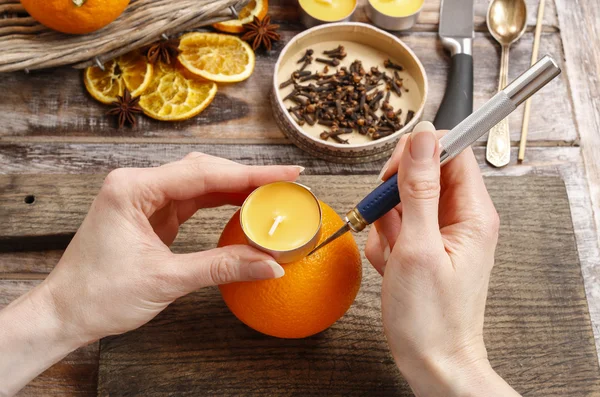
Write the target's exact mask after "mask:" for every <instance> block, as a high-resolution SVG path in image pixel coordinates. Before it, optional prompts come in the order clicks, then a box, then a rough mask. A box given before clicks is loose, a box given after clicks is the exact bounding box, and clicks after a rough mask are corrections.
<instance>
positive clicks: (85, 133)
mask: <svg viewBox="0 0 600 397" xmlns="http://www.w3.org/2000/svg"><path fill="white" fill-rule="evenodd" d="M273 3H274V4H273V5H272V7H271V10H272V14H273V18H274V19H275V20H276V21H277V22H278V23H281V25H282V28H281V33H282V40H281V41H280V42H278V43H275V45H274V50H273V51H271V52H270V53H268V54H265V53H259V55H258V57H257V65H256V68H255V72H254V75H253V76H252V78H251V79H249V80H247V81H245V82H242V83H239V84H232V85H221V86H220V87H219V92H218V93H217V97H216V98H215V100H214V102H213V103H212V104H211V106H210V107H209V108H208V109H207V110H205V111H204V112H203V113H202V114H200V115H199V116H198V117H195V118H193V119H191V120H187V121H184V122H178V123H165V122H159V121H155V120H151V119H149V118H147V117H143V118H141V119H140V123H139V125H138V127H137V128H133V129H129V128H126V129H122V130H117V129H116V128H115V127H116V123H115V122H114V120H112V119H110V118H108V117H106V115H105V113H106V110H107V107H106V106H105V105H102V104H99V103H97V102H96V101H94V100H93V99H92V98H91V97H90V96H89V95H88V94H87V92H86V91H85V88H84V86H83V81H82V76H81V71H78V70H74V69H69V68H61V69H55V70H47V71H36V72H35V73H32V74H30V75H25V74H24V73H19V72H16V73H5V74H0V87H3V88H4V93H5V97H4V98H3V99H2V100H0V112H2V113H4V114H6V115H7V117H6V118H5V120H6V121H5V123H4V124H3V125H2V126H1V127H0V139H1V140H9V141H17V142H23V141H26V142H27V141H31V140H32V139H33V140H45V141H57V140H58V141H64V140H68V141H79V142H114V141H119V140H123V139H127V140H129V141H136V142H156V141H157V140H158V139H160V140H162V141H169V142H180V143H185V142H195V143H196V142H199V141H204V142H211V143H212V142H224V143H240V142H245V143H248V142H252V143H281V142H285V141H286V140H285V138H284V136H283V134H282V133H281V132H280V131H279V130H278V128H277V126H276V125H275V122H274V120H273V118H272V117H271V108H270V105H269V101H268V99H267V95H268V93H269V91H270V89H271V86H272V83H271V81H272V76H273V66H274V64H275V62H276V60H277V56H278V55H279V52H280V50H281V49H282V48H283V46H284V44H285V43H286V42H288V41H289V39H290V38H292V37H293V36H294V35H296V34H297V33H299V32H300V31H301V29H302V27H301V26H300V25H298V23H297V22H296V21H297V20H298V14H297V10H296V9H295V7H293V6H292V5H290V3H291V2H286V3H285V4H286V5H285V6H283V5H281V4H280V3H278V2H273ZM529 3H530V4H531V5H530V10H529V11H530V12H529V14H530V15H532V16H533V17H535V10H533V8H535V7H534V6H533V5H534V4H535V1H533V0H530V1H529ZM550 3H552V4H554V3H553V2H550ZM477 4H478V6H477V9H476V11H477V15H478V19H477V20H478V21H480V20H481V18H482V17H483V16H484V15H485V9H486V4H487V2H486V1H481V0H480V1H478V3H477ZM427 7H428V8H427V10H425V11H426V12H424V13H423V18H422V19H423V20H424V21H425V22H426V23H425V24H424V27H426V29H424V30H423V31H421V32H418V33H414V32H413V33H410V34H401V35H400V38H401V39H402V40H404V41H405V42H406V44H407V45H408V46H410V47H411V48H412V49H413V50H414V51H415V53H416V54H417V56H418V57H419V59H420V60H421V62H422V63H423V65H424V66H425V69H426V72H427V74H428V78H429V85H430V87H431V89H430V93H429V99H428V101H427V106H426V109H425V114H424V119H426V120H432V119H433V117H434V116H435V112H436V111H437V108H438V106H439V104H440V102H441V99H442V96H443V91H444V89H443V88H444V87H445V85H446V77H447V72H448V58H449V56H448V54H447V53H446V52H445V51H444V50H443V49H442V46H441V44H440V42H439V40H438V37H437V33H436V31H437V26H435V23H437V14H438V12H437V11H435V10H437V9H438V7H437V5H436V4H429V3H428V6H427ZM428 10H429V11H428ZM554 12H555V11H554V7H553V6H552V7H549V10H548V12H547V14H548V15H550V16H552V15H554V14H553V13H554ZM365 18H366V17H365V16H364V15H363V14H362V13H359V15H357V17H356V19H357V20H359V21H367V20H366V19H365ZM552 21H554V23H555V21H556V19H555V18H553V19H552ZM532 23H535V21H534V20H533V21H532ZM552 26H554V25H552ZM478 27H479V28H481V27H482V26H481V23H479V22H478ZM478 30H480V31H481V30H482V29H478ZM532 40H533V33H532V32H528V33H527V34H526V35H525V36H524V37H523V38H522V39H521V40H520V41H519V42H518V43H516V44H515V45H514V46H513V47H512V54H511V65H510V76H509V78H510V79H512V78H514V77H516V76H518V75H519V74H520V73H521V72H523V71H524V70H526V69H527V68H528V67H529V61H530V59H529V57H530V56H529V54H530V51H531V46H532ZM540 51H541V54H545V53H548V54H551V55H553V56H554V57H555V59H557V61H558V62H559V64H560V65H561V66H564V62H563V49H562V43H561V40H560V34H559V33H558V32H557V31H550V32H547V33H545V34H544V35H543V40H542V43H541V48H540ZM473 52H474V54H475V55H476V56H475V57H474V66H475V76H474V78H475V83H474V84H475V87H476V90H475V98H474V102H475V107H478V106H480V105H482V104H483V103H484V102H485V101H486V100H487V99H489V98H490V97H491V96H492V95H493V94H495V92H496V90H497V85H498V70H499V55H500V47H499V46H498V44H497V43H496V42H495V41H494V40H493V39H492V38H491V36H489V34H488V33H483V32H480V33H477V34H476V39H475V41H474V44H473ZM1 56H2V55H0V57H1ZM568 98H569V91H568V83H567V80H566V78H565V76H564V75H563V76H559V77H558V78H557V79H556V80H555V81H554V82H552V83H550V85H549V86H548V87H546V88H545V89H543V90H542V91H541V92H540V93H538V94H537V95H536V99H535V100H534V101H533V103H532V119H531V130H530V133H529V140H530V141H539V142H540V143H544V144H549V145H557V144H558V145H572V144H574V143H575V142H576V141H577V139H578V135H577V132H576V127H575V124H574V122H573V114H572V113H573V111H572V108H571V103H570V101H569V99H568ZM548 112H550V114H552V117H548ZM521 119H522V113H521V112H515V113H514V114H513V115H511V116H510V126H511V133H512V135H511V136H512V140H513V141H514V142H515V143H516V141H518V139H519V136H520V126H521ZM240 125H244V126H245V128H243V129H240V128H239V126H240ZM481 141H482V142H485V137H484V138H481Z"/></svg>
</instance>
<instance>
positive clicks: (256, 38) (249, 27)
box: [242, 15, 281, 51]
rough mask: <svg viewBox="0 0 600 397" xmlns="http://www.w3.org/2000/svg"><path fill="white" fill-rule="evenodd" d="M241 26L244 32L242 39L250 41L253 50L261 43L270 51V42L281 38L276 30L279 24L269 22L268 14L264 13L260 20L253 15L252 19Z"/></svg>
mask: <svg viewBox="0 0 600 397" xmlns="http://www.w3.org/2000/svg"><path fill="white" fill-rule="evenodd" d="M243 27H244V29H245V30H246V33H244V35H243V36H242V40H245V41H248V42H250V41H252V49H253V50H256V49H257V48H258V47H260V46H261V45H262V46H263V47H264V48H265V49H266V50H267V51H270V50H271V44H272V42H274V41H278V40H279V39H280V38H281V36H279V33H277V32H276V30H277V29H279V25H275V24H272V23H271V16H270V15H265V17H264V18H263V19H262V20H260V19H258V18H257V17H254V21H252V22H250V23H247V24H244V25H243Z"/></svg>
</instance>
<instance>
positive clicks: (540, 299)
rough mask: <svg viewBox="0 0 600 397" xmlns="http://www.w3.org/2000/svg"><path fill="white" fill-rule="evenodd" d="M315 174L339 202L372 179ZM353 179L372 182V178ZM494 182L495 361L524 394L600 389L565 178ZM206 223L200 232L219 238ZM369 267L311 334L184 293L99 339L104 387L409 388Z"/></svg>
mask: <svg viewBox="0 0 600 397" xmlns="http://www.w3.org/2000/svg"><path fill="white" fill-rule="evenodd" d="M309 181H310V182H312V183H311V185H312V186H313V188H314V189H315V191H316V192H318V193H319V194H320V195H321V196H324V197H325V199H326V200H327V201H329V202H331V203H332V204H333V206H334V207H335V208H338V207H339V208H344V207H345V206H346V205H347V204H348V203H351V202H355V201H356V200H357V199H358V198H359V197H360V195H361V194H362V193H363V190H364V189H348V186H350V184H349V182H348V181H347V178H340V177H328V176H316V177H312V178H309ZM357 181H358V182H362V183H360V184H359V186H366V185H368V184H369V183H370V181H371V179H370V178H369V179H365V177H355V182H357ZM487 182H488V184H487V185H488V188H489V190H490V193H491V195H492V197H493V198H494V201H495V204H496V206H497V208H498V210H499V213H500V216H501V219H503V220H504V222H503V224H502V227H501V232H500V233H501V236H500V243H499V246H498V249H497V255H496V258H497V259H496V267H495V269H494V271H493V275H492V279H491V284H490V295H489V299H488V306H487V311H486V323H485V324H486V325H485V331H484V335H485V339H486V344H487V347H488V351H489V356H490V360H491V362H492V364H493V366H494V367H495V368H496V369H497V370H498V372H499V373H500V374H501V375H502V376H504V377H505V378H506V379H507V380H508V382H509V383H510V384H512V385H513V386H514V387H515V388H516V389H517V390H518V391H519V392H521V393H522V394H523V395H528V396H535V395H539V396H551V395H552V396H559V395H560V396H564V395H590V394H597V393H600V371H599V369H598V362H597V358H596V352H595V349H594V344H593V334H592V331H591V328H590V326H589V318H588V310H587V303H586V300H585V293H584V290H583V285H582V279H581V273H580V269H579V263H578V260H577V253H576V249H575V240H574V236H573V231H572V226H571V219H570V210H569V204H568V199H567V195H566V190H565V187H564V184H563V183H562V181H561V180H560V178H556V177H520V178H489V179H488V180H487ZM352 186H356V185H355V184H352ZM223 215H225V214H223ZM205 221H206V219H205ZM221 221H222V222H224V221H225V219H221ZM207 229H208V228H203V229H202V230H199V229H197V230H195V232H196V233H206V235H204V236H203V237H204V238H205V239H207V240H213V241H214V239H215V238H216V236H215V235H213V232H212V231H210V230H207ZM363 269H364V271H365V279H364V281H363V285H362V288H361V291H360V293H359V296H358V298H357V301H356V302H355V304H354V306H353V307H352V308H351V310H350V311H349V312H348V313H347V314H346V316H344V318H343V319H342V320H340V321H339V322H338V323H337V324H335V325H334V326H333V327H332V328H330V329H329V330H327V331H325V332H323V333H321V334H319V335H317V336H315V337H312V338H308V339H304V340H279V339H275V338H270V337H266V336H262V335H259V334H258V333H256V332H254V331H252V330H250V329H248V328H247V327H245V326H244V325H243V324H241V323H240V322H238V321H237V320H236V319H235V318H234V317H233V316H232V315H231V314H229V312H228V311H227V308H226V306H225V305H224V304H223V302H222V301H221V299H220V298H219V296H218V292H217V290H216V289H204V290H202V291H199V292H197V293H194V294H192V295H190V296H188V297H186V298H183V299H181V300H179V301H178V302H176V303H175V304H173V305H172V306H171V307H169V308H168V309H167V310H165V312H163V313H162V314H160V315H159V316H158V317H157V318H156V319H155V320H154V321H152V322H151V323H150V324H148V325H147V326H144V327H142V328H140V329H138V330H136V331H134V332H131V333H128V334H125V335H122V336H119V337H112V338H107V339H105V340H103V341H102V342H101V352H100V355H101V359H100V375H99V385H98V390H99V394H100V395H101V396H108V395H111V396H114V395H132V394H143V395H148V396H152V395H163V394H167V393H176V394H177V395H195V394H198V393H202V394H205V395H206V394H210V395H239V394H244V395H268V394H277V395H309V394H311V395H312V394H318V395H330V394H339V395H365V394H368V395H406V396H408V395H412V394H411V393H410V390H409V389H408V388H407V386H406V384H405V383H404V382H403V381H402V379H401V377H400V376H399V374H398V371H397V369H396V367H395V365H394V363H393V360H392V359H391V357H390V356H389V353H388V352H387V348H386V344H385V338H384V336H383V332H382V328H381V325H380V314H379V313H380V312H379V310H380V309H379V291H380V283H381V279H380V277H379V276H378V275H377V274H376V272H375V271H374V270H372V269H371V268H370V267H369V266H368V265H367V264H366V263H365V264H364V267H363ZM532 280H535V282H532Z"/></svg>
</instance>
